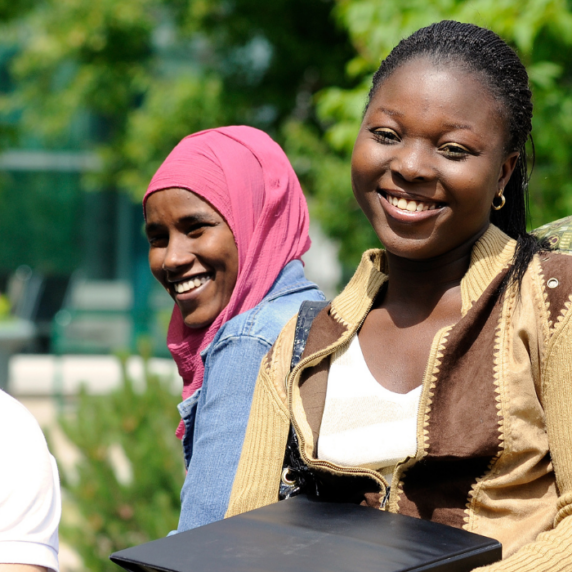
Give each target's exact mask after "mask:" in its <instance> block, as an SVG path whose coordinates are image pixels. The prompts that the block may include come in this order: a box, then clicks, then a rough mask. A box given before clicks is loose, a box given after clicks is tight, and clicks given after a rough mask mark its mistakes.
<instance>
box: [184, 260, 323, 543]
mask: <svg viewBox="0 0 572 572" xmlns="http://www.w3.org/2000/svg"><path fill="white" fill-rule="evenodd" d="M304 300H324V295H323V294H322V293H321V292H320V290H318V287H317V286H316V285H315V284H314V283H312V282H310V281H308V280H306V278H305V276H304V269H303V266H302V263H301V262H300V261H299V260H294V261H292V262H290V263H289V264H287V265H286V266H285V267H284V269H283V270H282V272H280V274H279V275H278V278H277V279H276V281H275V282H274V284H273V285H272V288H270V290H269V292H268V293H267V294H266V296H265V297H264V298H263V300H262V301H261V302H260V304H258V305H257V306H255V307H254V308H252V309H251V310H249V311H248V312H244V313H243V314H240V315H238V316H235V317H234V318H233V319H232V320H229V321H228V322H227V323H226V324H224V325H223V327H222V328H221V329H220V330H219V331H218V332H217V334H216V336H215V338H214V339H213V341H212V343H211V344H210V345H209V347H208V348H206V349H205V350H204V351H203V353H202V354H201V355H202V358H203V362H204V364H205V374H204V379H203V386H202V387H201V388H200V389H198V390H197V391H196V392H195V393H194V394H193V395H192V396H190V397H189V398H187V399H186V400H185V401H184V402H183V403H181V404H180V405H179V411H180V413H181V417H182V418H183V421H184V422H185V427H186V431H185V436H184V438H183V451H184V455H185V464H186V466H187V477H186V479H185V483H184V485H183V490H182V491H181V516H180V520H179V527H178V530H177V532H183V531H184V530H189V529H191V528H195V527H197V526H202V525H204V524H208V523H210V522H213V521H215V520H220V519H222V518H223V517H224V514H225V512H226V509H227V505H228V501H229V498H230V492H231V489H232V484H233V481H234V475H235V472H236V469H237V467H238V461H239V458H240V453H241V449H242V443H243V440H244V434H245V432H246V425H247V422H248V417H249V413H250V405H251V402H252V394H253V392H254V385H255V382H256V377H257V374H258V369H259V367H260V362H261V361H262V358H263V357H264V355H265V354H266V353H267V352H268V350H270V348H271V347H272V344H273V343H274V341H275V340H276V338H277V337H278V334H279V333H280V330H281V329H282V327H283V326H284V325H285V324H286V322H287V321H288V320H289V319H290V318H291V317H292V316H294V315H295V314H296V312H297V311H298V308H299V307H300V304H301V303H302V302H303V301H304Z"/></svg>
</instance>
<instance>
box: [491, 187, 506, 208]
mask: <svg viewBox="0 0 572 572" xmlns="http://www.w3.org/2000/svg"><path fill="white" fill-rule="evenodd" d="M503 191H504V189H502V190H501V192H500V195H496V196H497V197H500V200H501V203H500V205H499V206H498V207H497V206H496V205H495V200H494V199H493V202H492V204H491V206H492V207H493V209H495V211H500V210H501V209H502V208H503V207H504V205H505V203H506V197H505V196H504V195H503Z"/></svg>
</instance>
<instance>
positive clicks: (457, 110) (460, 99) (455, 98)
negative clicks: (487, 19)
mask: <svg viewBox="0 0 572 572" xmlns="http://www.w3.org/2000/svg"><path fill="white" fill-rule="evenodd" d="M370 111H371V112H373V113H379V112H382V113H385V114H387V115H390V116H393V117H395V118H396V119H397V118H399V117H403V118H411V119H416V120H417V121H419V122H422V123H426V122H432V123H435V122H437V123H438V124H439V123H441V124H443V125H445V124H447V125H448V124H451V125H463V126H470V127H471V128H472V129H478V130H488V131H489V132H491V131H497V132H498V134H499V136H501V137H503V138H504V136H505V132H506V126H505V121H504V119H503V117H502V115H501V110H500V106H499V103H498V101H497V100H496V99H495V98H494V97H493V95H492V93H491V92H490V90H489V88H488V86H487V84H486V83H485V81H484V78H483V77H482V76H481V75H480V74H479V73H478V72H471V71H468V70H467V69H463V66H462V64H460V63H455V62H447V63H440V64H436V63H435V62H433V61H432V60H431V59H429V58H416V59H413V60H411V61H408V62H406V63H404V64H403V65H401V66H400V67H398V68H397V69H396V70H395V71H394V72H393V73H392V74H391V75H390V76H389V77H387V78H386V79H385V80H383V82H382V83H381V84H380V86H379V87H378V89H377V91H376V93H375V95H374V97H373V98H372V100H371V102H370V105H369V107H368V111H367V113H366V118H367V116H368V115H369V114H370Z"/></svg>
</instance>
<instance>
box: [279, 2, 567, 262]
mask: <svg viewBox="0 0 572 572" xmlns="http://www.w3.org/2000/svg"><path fill="white" fill-rule="evenodd" d="M335 13H336V17H337V20H338V22H339V24H340V25H342V26H343V27H344V28H346V29H347V30H348V33H349V35H350V39H351V41H352V45H353V46H354V48H355V55H354V57H353V58H352V59H350V60H349V61H348V63H347V66H346V73H347V74H348V75H349V76H350V77H351V78H352V79H353V80H354V81H355V85H356V87H353V88H352V89H340V88H339V87H338V86H333V87H331V88H328V89H325V90H322V91H321V92H320V93H319V94H318V95H317V96H316V105H317V113H318V117H319V118H320V120H321V122H322V125H323V126H324V127H325V129H326V134H325V137H324V140H322V141H319V144H320V145H322V149H323V150H324V152H323V153H321V154H320V157H319V160H317V159H315V155H314V154H313V152H304V153H303V156H302V157H298V161H302V162H303V160H304V158H306V159H307V160H308V168H307V169H306V172H305V173H304V176H306V177H307V178H309V179H313V180H312V185H313V187H312V188H313V192H314V196H315V197H316V200H317V205H316V206H315V213H316V215H317V216H318V217H319V218H320V220H321V221H324V227H325V229H326V230H327V232H328V233H329V234H330V235H331V236H333V237H337V239H338V240H342V241H343V249H342V255H343V260H344V262H346V264H348V265H349V266H354V265H355V264H356V262H357V260H358V259H359V255H360V253H361V252H362V251H363V247H364V242H367V241H369V245H370V246H376V245H377V239H376V238H375V237H374V236H373V234H372V233H371V232H369V229H367V230H366V231H364V230H363V229H364V225H367V223H365V222H364V218H363V215H362V214H361V213H360V212H358V211H357V210H356V209H352V208H348V207H349V204H350V201H349V200H348V198H347V196H346V195H345V194H344V193H343V192H341V189H339V187H338V186H337V185H335V183H334V184H332V182H331V181H330V180H329V179H327V178H324V177H322V176H320V174H321V173H323V172H332V173H333V172H339V173H341V174H343V175H342V176H343V183H342V182H338V184H339V185H340V187H341V186H343V187H345V188H346V192H347V189H349V173H348V169H349V159H350V155H351V150H352V147H353V143H354V141H355V138H356V135H357V132H358V129H359V125H360V122H361V116H362V113H363V109H364V106H365V102H366V96H367V92H368V90H369V87H370V81H371V76H372V74H373V72H374V71H375V70H376V69H377V67H378V66H379V63H380V62H381V60H382V59H383V58H384V57H386V56H387V55H388V53H389V52H390V50H391V49H392V48H393V47H394V46H395V45H396V44H397V43H398V42H399V41H400V40H401V39H402V38H404V37H406V36H408V35H409V34H411V33H412V32H414V31H415V30H417V29H418V28H420V27H422V26H426V25H429V24H431V23H433V22H437V21H440V20H443V19H452V20H459V21H462V22H472V23H475V24H478V25H481V26H485V27H488V28H490V29H492V30H494V31H495V32H497V33H498V34H500V35H501V36H502V37H503V38H504V39H505V40H506V41H508V42H509V43H510V44H511V45H512V46H513V47H514V48H515V49H516V50H517V52H518V54H519V56H520V57H521V59H522V60H523V62H524V63H525V65H526V66H527V69H528V72H529V75H530V79H531V85H532V89H533V97H534V105H535V111H534V121H533V136H534V142H535V148H536V168H535V170H534V174H533V178H532V181H531V186H530V194H531V211H532V223H531V225H532V226H539V225H541V224H544V223H546V222H548V221H550V220H554V219H557V218H560V217H563V216H566V215H568V214H570V212H572V176H571V175H572V168H571V165H572V145H571V144H572V113H571V112H572V90H571V89H570V88H571V83H572V62H571V61H570V58H569V57H568V53H569V52H568V50H569V49H570V46H571V43H572V11H571V9H570V6H569V3H568V2H566V1H565V0H402V1H400V2H393V1H392V2H378V1H377V0H337V5H336V8H335ZM300 129H301V130H304V131H305V132H306V133H307V139H308V138H311V137H312V134H311V132H309V131H307V128H306V127H305V126H300ZM317 144H318V141H315V142H314V143H308V144H307V149H308V150H310V149H311V148H312V145H317ZM296 146H297V143H296V142H291V141H289V147H288V149H289V150H290V149H296V148H297V147H296ZM343 164H345V169H344V167H343V166H342V165H343ZM334 213H335V214H334Z"/></svg>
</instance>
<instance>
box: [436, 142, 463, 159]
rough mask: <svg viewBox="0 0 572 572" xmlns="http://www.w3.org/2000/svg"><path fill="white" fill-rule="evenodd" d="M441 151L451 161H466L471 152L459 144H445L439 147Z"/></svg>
mask: <svg viewBox="0 0 572 572" xmlns="http://www.w3.org/2000/svg"><path fill="white" fill-rule="evenodd" d="M439 151H441V153H443V155H445V157H448V158H449V159H465V158H466V157H467V155H470V154H471V152H470V151H469V150H468V149H467V148H466V147H463V146H462V145H459V144H458V143H445V145H442V146H441V147H439Z"/></svg>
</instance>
